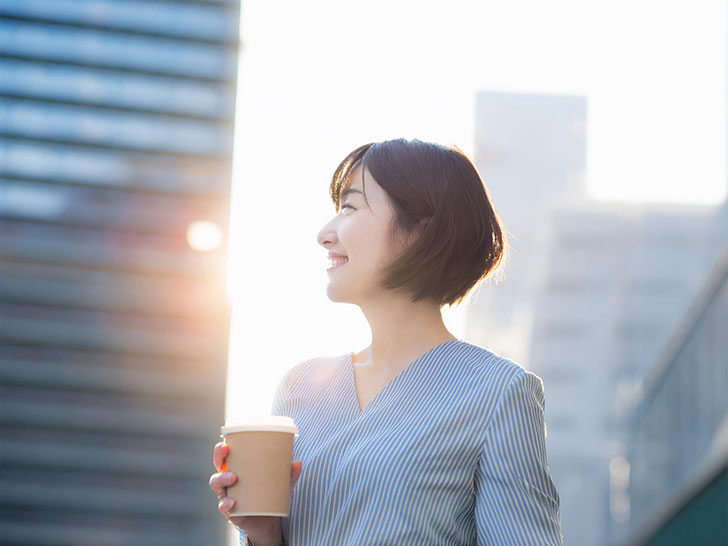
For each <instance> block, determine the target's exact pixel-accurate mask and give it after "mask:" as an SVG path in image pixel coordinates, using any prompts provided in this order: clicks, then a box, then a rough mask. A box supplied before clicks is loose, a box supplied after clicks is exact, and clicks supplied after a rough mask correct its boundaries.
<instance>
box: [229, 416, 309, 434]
mask: <svg viewBox="0 0 728 546" xmlns="http://www.w3.org/2000/svg"><path fill="white" fill-rule="evenodd" d="M253 430H269V431H272V432H289V433H293V434H294V435H296V436H298V427H297V426H296V425H295V424H294V423H293V419H291V418H290V417H285V416H282V415H261V416H258V415H253V416H247V417H237V418H235V419H231V420H230V421H227V422H226V423H225V425H224V426H222V427H220V438H224V437H225V435H226V434H232V433H233V432H248V431H253Z"/></svg>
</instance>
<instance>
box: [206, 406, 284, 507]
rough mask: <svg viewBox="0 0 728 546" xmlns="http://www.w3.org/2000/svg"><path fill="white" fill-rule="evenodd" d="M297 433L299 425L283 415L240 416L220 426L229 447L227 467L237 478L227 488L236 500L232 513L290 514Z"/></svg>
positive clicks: (221, 433) (230, 495) (221, 434)
mask: <svg viewBox="0 0 728 546" xmlns="http://www.w3.org/2000/svg"><path fill="white" fill-rule="evenodd" d="M294 436H298V428H297V427H296V425H295V424H294V423H293V419H291V418H290V417H283V416H263V417H258V416H253V417H241V418H238V419H235V421H228V422H226V423H225V426H223V427H220V438H223V439H224V440H225V443H226V444H227V445H228V447H229V452H228V456H227V457H225V470H226V471H227V472H234V473H235V474H236V475H237V477H238V480H237V481H236V482H235V483H234V484H233V485H231V486H229V487H227V496H228V497H230V498H231V499H233V500H235V505H234V506H233V509H232V511H231V512H230V514H229V515H230V516H279V517H286V516H288V501H289V495H290V490H291V463H292V462H293V461H292V460H291V458H292V456H293V437H294Z"/></svg>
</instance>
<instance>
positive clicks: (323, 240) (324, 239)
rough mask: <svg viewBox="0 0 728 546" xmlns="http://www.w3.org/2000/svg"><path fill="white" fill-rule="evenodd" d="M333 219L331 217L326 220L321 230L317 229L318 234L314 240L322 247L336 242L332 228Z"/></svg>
mask: <svg viewBox="0 0 728 546" xmlns="http://www.w3.org/2000/svg"><path fill="white" fill-rule="evenodd" d="M334 220H335V219H332V220H330V221H329V222H327V223H326V225H325V226H324V227H322V228H321V231H319V232H318V235H317V236H316V241H317V242H318V244H320V245H321V246H322V247H324V248H326V247H327V246H329V245H332V244H334V243H336V241H337V238H336V231H335V230H334Z"/></svg>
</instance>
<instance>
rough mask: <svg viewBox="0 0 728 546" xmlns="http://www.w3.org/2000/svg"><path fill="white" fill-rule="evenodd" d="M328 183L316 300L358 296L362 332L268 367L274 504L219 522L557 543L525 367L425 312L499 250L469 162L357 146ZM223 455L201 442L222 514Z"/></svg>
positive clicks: (260, 528)
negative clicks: (278, 475) (359, 342)
mask: <svg viewBox="0 0 728 546" xmlns="http://www.w3.org/2000/svg"><path fill="white" fill-rule="evenodd" d="M330 194H331V198H332V200H333V202H334V205H335V207H336V211H337V215H336V216H335V217H334V218H333V219H332V220H331V221H329V222H328V223H327V224H326V225H325V226H324V227H323V229H321V231H320V232H319V234H318V242H319V244H320V245H321V246H323V247H324V248H325V249H326V250H328V251H329V258H330V260H331V264H330V267H329V268H328V270H327V272H328V276H329V284H328V287H327V295H328V297H329V298H330V299H331V300H332V301H337V302H345V303H353V304H356V305H358V306H359V307H360V308H361V310H362V312H363V313H364V315H365V317H366V319H367V321H368V323H369V326H370V328H371V344H370V345H369V346H368V347H366V348H365V349H362V350H361V351H359V352H357V353H354V352H351V353H347V354H344V355H340V356H335V357H320V358H313V359H310V360H306V361H304V362H301V363H299V364H297V365H296V366H293V367H292V368H291V369H289V370H288V371H287V372H286V374H285V375H284V377H283V379H282V380H281V382H280V383H279V386H278V389H277V391H276V394H275V399H274V402H273V411H272V413H273V414H274V415H287V416H290V417H292V418H293V419H294V421H295V423H296V425H297V426H298V429H299V436H298V437H297V438H296V440H295V442H294V448H293V459H294V462H293V464H292V466H291V484H292V485H291V495H292V496H291V502H290V509H289V515H288V517H287V518H273V517H270V518H268V517H246V518H239V517H233V518H228V519H229V520H230V521H231V523H233V524H235V525H237V526H238V527H239V528H240V543H241V544H254V545H255V546H267V545H273V546H278V545H279V544H289V545H291V546H299V545H306V546H325V545H331V546H353V545H355V544H356V545H383V546H384V545H387V546H389V545H403V546H409V545H430V544H432V545H466V544H467V545H471V544H478V545H485V544H518V545H525V544H538V545H552V544H561V543H562V536H561V529H560V521H559V496H558V493H557V491H556V489H555V487H554V485H553V482H552V481H551V478H550V475H549V470H548V463H547V457H546V449H545V425H544V416H543V412H544V395H543V384H542V382H541V379H540V378H539V377H538V376H536V375H535V374H533V373H531V372H528V371H526V370H524V369H523V368H522V367H520V366H519V365H517V364H515V363H513V362H511V361H510V360H508V359H506V358H503V357H501V356H498V355H496V354H494V353H492V352H490V351H488V350H487V349H484V348H482V347H478V346H475V345H472V344H470V343H467V342H464V341H461V340H459V339H457V338H456V337H455V336H454V335H452V334H451V333H450V332H449V331H448V330H447V328H446V327H445V325H444V324H443V321H442V316H441V308H442V306H443V305H452V304H456V303H460V302H461V301H462V300H463V298H464V297H465V296H466V295H467V294H468V293H469V292H470V291H471V290H472V289H473V288H474V287H475V286H476V285H477V284H478V283H479V282H480V281H482V280H483V279H484V278H486V277H487V276H488V275H489V274H490V273H491V272H492V271H494V270H495V268H496V267H497V266H498V265H499V263H500V262H501V260H502V258H503V254H504V251H505V245H506V241H505V236H504V232H503V228H502V226H501V223H500V220H499V218H498V215H497V214H496V212H495V210H494V209H493V207H492V205H491V203H490V200H489V198H488V194H487V191H486V188H485V187H484V185H483V181H482V180H481V178H480V176H479V174H478V172H477V169H476V168H475V166H474V165H473V164H472V162H471V161H470V160H469V159H468V158H467V157H466V156H465V154H463V153H462V152H461V151H460V150H459V149H457V148H454V147H452V148H447V147H443V146H440V145H436V144H430V143H425V142H421V141H418V140H412V141H408V140H404V139H398V140H390V141H385V142H379V143H372V144H367V145H364V146H361V147H359V148H357V149H356V150H354V151H353V152H351V153H350V154H349V155H348V156H347V157H346V158H345V159H344V160H343V161H342V162H341V164H340V165H339V167H338V168H337V169H336V171H335V173H334V176H333V179H332V181H331V185H330ZM226 455H227V446H225V445H224V444H222V443H220V444H218V445H217V446H215V450H214V455H213V462H214V465H215V467H216V469H217V470H218V472H217V473H215V474H213V475H212V477H211V478H210V487H211V488H212V489H213V491H215V493H217V494H218V499H219V502H218V509H219V510H220V512H221V513H222V514H223V515H224V516H225V517H227V514H228V513H229V512H230V510H231V508H232V504H233V501H232V500H231V499H228V498H226V497H224V494H223V491H224V487H225V486H228V485H231V484H232V483H234V481H235V476H234V475H231V474H230V473H227V472H221V468H222V466H223V460H224V457H225V456H226Z"/></svg>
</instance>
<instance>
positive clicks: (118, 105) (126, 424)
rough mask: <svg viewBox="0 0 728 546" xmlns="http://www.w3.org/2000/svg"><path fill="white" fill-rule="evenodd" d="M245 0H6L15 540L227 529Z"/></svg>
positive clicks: (161, 536) (6, 347)
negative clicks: (219, 482)
mask: <svg viewBox="0 0 728 546" xmlns="http://www.w3.org/2000/svg"><path fill="white" fill-rule="evenodd" d="M239 9H240V6H239V2H238V1H237V0H209V1H202V0H200V1H165V2H146V1H144V2H142V1H114V0H3V2H2V3H0V17H1V18H2V20H1V22H0V34H1V39H0V94H1V95H2V96H1V98H0V176H1V177H2V179H1V185H0V222H1V223H0V244H1V247H2V248H1V250H2V263H1V265H0V274H1V276H2V279H1V284H0V317H1V320H2V323H1V330H0V332H1V334H0V335H1V342H2V368H1V372H0V397H1V402H0V404H1V406H0V415H1V418H2V422H1V429H0V433H1V435H2V437H1V438H0V440H1V444H0V446H1V447H0V460H1V463H2V467H1V476H0V489H1V490H2V495H0V503H1V506H0V507H1V509H2V516H1V520H0V528H1V529H2V531H0V533H1V534H2V539H1V542H2V544H7V545H40V544H44V545H48V546H51V545H76V546H78V545H91V544H93V545H96V544H118V545H121V544H129V545H132V544H133V545H143V544H149V545H165V544H168V545H175V546H182V545H190V546H192V545H194V546H199V545H201V544H220V543H222V540H223V534H224V531H225V528H226V527H227V526H226V525H224V522H223V521H222V520H221V518H220V516H219V514H218V512H217V509H216V503H215V499H214V497H213V495H212V493H211V492H210V490H209V486H208V479H209V476H210V474H211V473H212V472H213V471H214V469H213V467H212V464H211V454H212V447H213V445H214V443H215V442H216V441H217V440H218V434H219V426H220V425H221V424H222V422H223V419H224V410H225V382H226V379H227V346H228V324H229V309H228V308H229V305H228V302H227V297H226V294H225V249H226V234H227V226H228V216H229V213H228V210H229V196H230V170H231V157H232V141H233V118H234V113H235V108H234V104H235V102H234V98H235V86H236V76H237V57H238V43H239V30H238V29H239V25H238V23H239Z"/></svg>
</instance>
